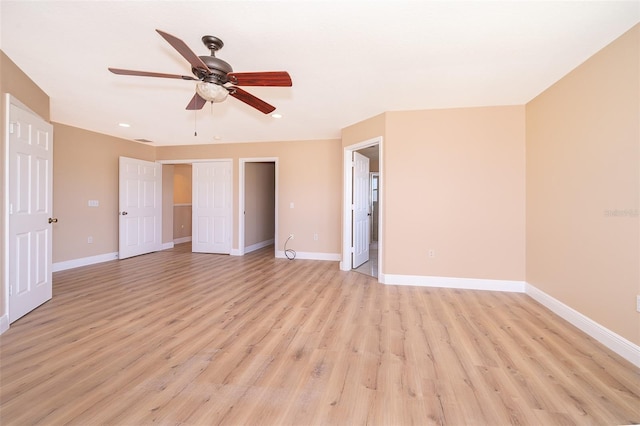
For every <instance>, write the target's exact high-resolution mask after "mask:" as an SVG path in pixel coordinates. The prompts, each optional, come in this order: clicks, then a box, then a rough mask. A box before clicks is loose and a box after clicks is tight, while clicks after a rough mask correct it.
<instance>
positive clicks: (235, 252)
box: [229, 248, 244, 256]
mask: <svg viewBox="0 0 640 426" xmlns="http://www.w3.org/2000/svg"><path fill="white" fill-rule="evenodd" d="M229 255H231V256H244V252H242V251H240V250H238V249H234V248H232V249H231V252H230V253H229Z"/></svg>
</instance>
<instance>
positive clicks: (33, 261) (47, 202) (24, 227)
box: [8, 101, 57, 323]
mask: <svg viewBox="0 0 640 426" xmlns="http://www.w3.org/2000/svg"><path fill="white" fill-rule="evenodd" d="M12 102H13V101H12ZM8 148H9V155H8V163H9V167H8V169H9V179H8V186H9V191H8V192H9V194H8V195H9V199H8V201H9V204H8V210H9V236H8V238H9V241H8V265H9V268H8V269H9V286H8V287H9V322H10V323H11V322H13V321H15V320H17V319H18V318H20V317H22V316H23V315H25V314H26V313H28V312H30V311H32V310H33V309H35V308H36V307H38V306H40V305H41V304H43V303H44V302H46V301H47V300H49V299H51V295H52V257H51V250H52V233H53V226H54V225H53V224H54V223H55V222H57V219H55V218H54V217H53V215H52V208H53V198H52V193H53V126H51V124H49V123H47V122H46V121H44V120H42V119H41V118H40V117H38V116H37V115H35V114H33V113H31V112H29V111H28V110H27V109H26V108H22V107H21V106H18V105H14V104H13V103H11V104H10V106H9V147H8Z"/></svg>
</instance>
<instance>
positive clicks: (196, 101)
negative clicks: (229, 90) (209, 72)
mask: <svg viewBox="0 0 640 426" xmlns="http://www.w3.org/2000/svg"><path fill="white" fill-rule="evenodd" d="M206 103H207V101H206V100H204V99H202V97H201V96H200V95H198V94H197V93H196V94H195V95H193V98H191V100H190V101H189V105H187V109H188V110H194V109H202V107H203V106H204V104H206Z"/></svg>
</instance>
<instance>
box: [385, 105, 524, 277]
mask: <svg viewBox="0 0 640 426" xmlns="http://www.w3.org/2000/svg"><path fill="white" fill-rule="evenodd" d="M524 123H525V117H524V107H522V106H505V107H490V108H463V109H445V110H428V111H407V112H389V113H387V114H386V138H385V140H384V149H383V155H384V157H383V168H384V183H383V185H384V200H383V202H384V206H383V211H384V216H383V221H384V225H383V226H384V240H383V241H384V245H385V246H384V251H383V253H384V259H383V260H384V265H385V266H384V268H385V270H384V272H385V273H386V274H400V275H420V276H441V277H459V278H484V279H494V280H517V281H523V280H524V277H525V251H524V250H525V241H524V235H525V171H524V166H525V157H524V153H525V139H524ZM429 250H434V251H435V257H433V258H429V257H428V251H429Z"/></svg>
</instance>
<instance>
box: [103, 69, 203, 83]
mask: <svg viewBox="0 0 640 426" xmlns="http://www.w3.org/2000/svg"><path fill="white" fill-rule="evenodd" d="M109 71H111V72H112V73H114V74H120V75H137V76H140V77H162V78H177V79H181V80H197V78H194V77H191V76H190V75H177V74H164V73H161V72H148V71H134V70H123V69H120V68H109Z"/></svg>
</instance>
